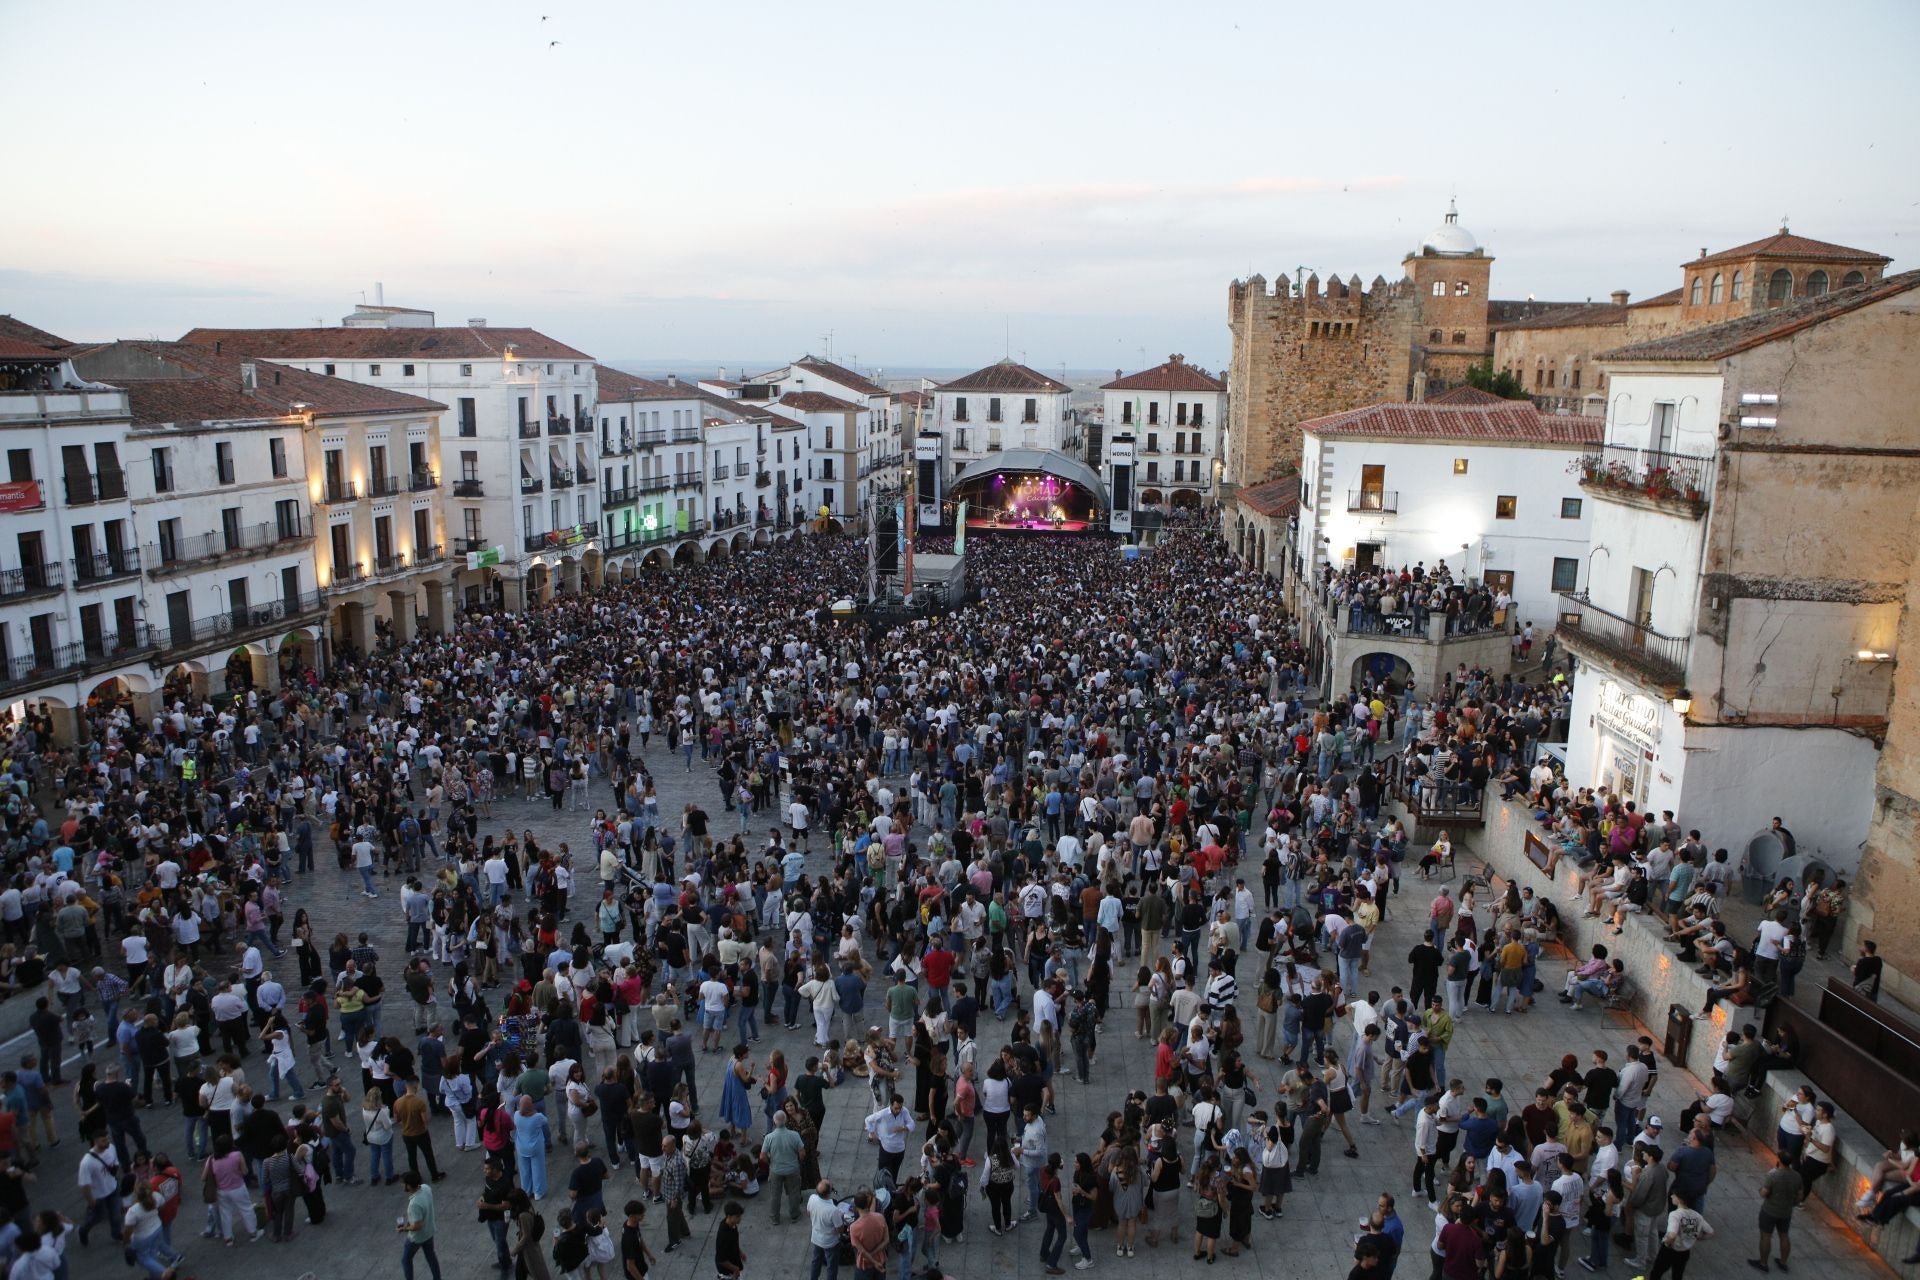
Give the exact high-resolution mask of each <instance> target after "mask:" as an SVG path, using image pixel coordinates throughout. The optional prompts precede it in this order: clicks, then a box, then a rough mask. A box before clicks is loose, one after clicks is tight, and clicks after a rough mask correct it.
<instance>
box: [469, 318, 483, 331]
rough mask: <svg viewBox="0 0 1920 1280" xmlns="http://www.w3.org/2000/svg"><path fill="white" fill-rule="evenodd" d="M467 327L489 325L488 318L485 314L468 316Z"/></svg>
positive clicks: (475, 327)
mask: <svg viewBox="0 0 1920 1280" xmlns="http://www.w3.org/2000/svg"><path fill="white" fill-rule="evenodd" d="M467 327H468V328H469V329H484V328H486V327H487V318H486V317H485V316H468V317H467Z"/></svg>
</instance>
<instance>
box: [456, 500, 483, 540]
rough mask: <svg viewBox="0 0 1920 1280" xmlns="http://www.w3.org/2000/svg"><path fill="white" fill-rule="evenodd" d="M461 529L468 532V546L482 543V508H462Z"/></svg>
mask: <svg viewBox="0 0 1920 1280" xmlns="http://www.w3.org/2000/svg"><path fill="white" fill-rule="evenodd" d="M460 523H461V527H462V528H464V529H465V530H466V534H467V545H468V546H474V545H476V544H478V543H479V541H480V508H478V507H462V508H461V509H460Z"/></svg>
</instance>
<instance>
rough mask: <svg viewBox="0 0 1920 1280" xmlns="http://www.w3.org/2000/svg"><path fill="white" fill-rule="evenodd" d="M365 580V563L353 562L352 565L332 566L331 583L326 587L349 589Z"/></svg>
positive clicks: (362, 561) (360, 561)
mask: <svg viewBox="0 0 1920 1280" xmlns="http://www.w3.org/2000/svg"><path fill="white" fill-rule="evenodd" d="M366 580H367V562H366V561H364V560H355V561H354V562H353V563H352V564H337V565H335V566H333V581H332V582H330V583H329V584H328V585H329V586H331V587H350V586H354V585H356V584H358V583H362V582H365V581H366Z"/></svg>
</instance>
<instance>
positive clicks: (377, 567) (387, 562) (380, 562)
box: [373, 551, 407, 578]
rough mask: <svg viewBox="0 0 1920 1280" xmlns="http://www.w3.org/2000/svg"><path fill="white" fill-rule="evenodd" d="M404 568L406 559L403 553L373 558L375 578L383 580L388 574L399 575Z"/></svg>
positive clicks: (390, 553)
mask: <svg viewBox="0 0 1920 1280" xmlns="http://www.w3.org/2000/svg"><path fill="white" fill-rule="evenodd" d="M406 567H407V557H406V553H405V552H401V551H394V552H389V553H388V554H386V555H384V556H375V557H374V558H373V576H374V577H376V578H384V577H386V576H387V575H388V574H390V573H399V572H400V571H401V570H402V569H405V568H406Z"/></svg>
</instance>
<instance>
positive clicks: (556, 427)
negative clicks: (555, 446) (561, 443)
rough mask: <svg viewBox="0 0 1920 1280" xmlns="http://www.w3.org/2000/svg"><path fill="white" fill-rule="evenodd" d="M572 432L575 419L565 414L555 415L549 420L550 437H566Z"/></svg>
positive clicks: (548, 431) (548, 430)
mask: <svg viewBox="0 0 1920 1280" xmlns="http://www.w3.org/2000/svg"><path fill="white" fill-rule="evenodd" d="M572 430H573V419H571V418H569V417H567V415H566V414H564V413H561V414H555V415H554V416H553V417H551V418H548V419H547V434H548V435H550V436H564V435H566V434H567V433H568V432H570V431H572Z"/></svg>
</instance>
